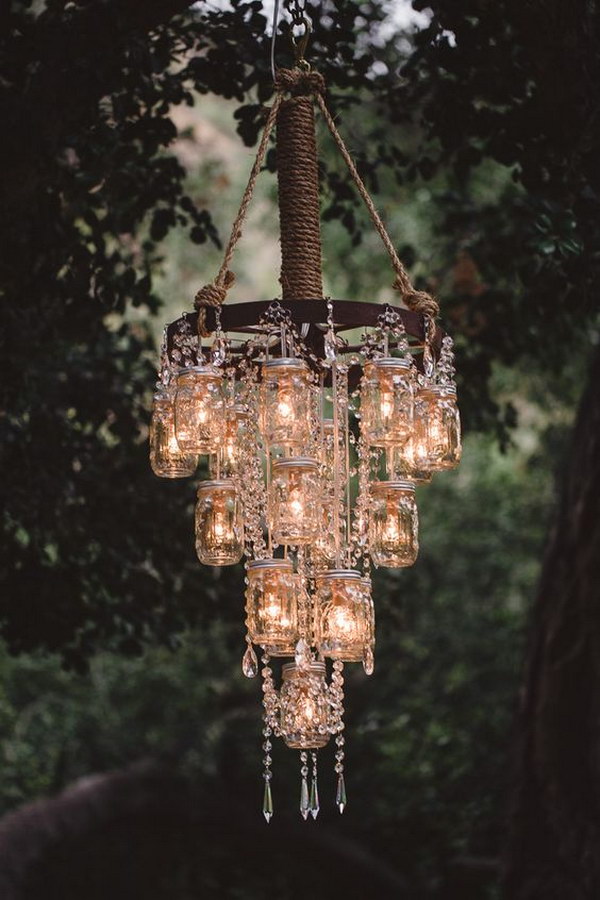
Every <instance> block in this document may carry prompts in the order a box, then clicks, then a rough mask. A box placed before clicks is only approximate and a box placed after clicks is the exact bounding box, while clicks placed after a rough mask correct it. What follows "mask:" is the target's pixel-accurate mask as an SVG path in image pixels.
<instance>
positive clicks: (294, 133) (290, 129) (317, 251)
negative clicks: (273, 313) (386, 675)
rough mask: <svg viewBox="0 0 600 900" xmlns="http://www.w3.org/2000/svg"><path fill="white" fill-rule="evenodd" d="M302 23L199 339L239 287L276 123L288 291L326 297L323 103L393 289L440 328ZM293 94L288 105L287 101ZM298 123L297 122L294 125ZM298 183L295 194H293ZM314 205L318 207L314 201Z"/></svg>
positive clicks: (207, 298) (204, 299)
mask: <svg viewBox="0 0 600 900" xmlns="http://www.w3.org/2000/svg"><path fill="white" fill-rule="evenodd" d="M294 24H296V25H298V24H304V25H305V32H304V34H303V35H302V36H301V38H300V39H299V40H296V38H295V37H294V36H293V33H292V43H293V45H294V49H295V52H296V66H295V68H293V69H283V68H282V69H278V70H277V71H276V73H275V79H274V84H275V99H274V101H273V104H272V105H271V107H270V108H269V112H268V115H267V120H266V122H265V126H264V129H263V132H262V135H261V139H260V142H259V145H258V149H257V152H256V157H255V160H254V163H253V166H252V169H251V171H250V176H249V179H248V183H247V185H246V188H245V190H244V193H243V195H242V200H241V203H240V207H239V210H238V213H237V215H236V217H235V219H234V222H233V226H232V229H231V233H230V236H229V240H228V241H227V245H226V247H225V252H224V255H223V261H222V263H221V266H220V268H219V271H218V273H217V275H216V277H215V279H214V281H213V282H210V283H209V284H206V285H204V287H202V288H200V290H199V291H198V293H197V294H196V297H195V299H194V306H195V308H196V309H197V311H198V334H199V335H200V336H201V337H208V336H209V335H210V333H211V332H210V330H208V329H207V327H206V311H205V310H206V307H220V306H222V305H223V303H224V302H225V299H226V297H227V293H228V291H229V289H230V288H231V287H232V285H233V284H234V282H235V275H234V273H233V272H232V271H231V270H230V268H229V266H230V263H231V260H232V258H233V254H234V252H235V248H236V246H237V243H238V241H239V240H240V238H241V236H242V226H243V224H244V221H245V219H246V216H247V213H248V208H249V206H250V203H251V201H252V197H253V194H254V189H255V186H256V181H257V178H258V175H259V173H260V170H261V168H262V165H263V162H264V159H265V155H266V151H267V146H268V143H269V138H270V136H271V133H272V131H273V128H274V126H275V123H276V122H277V124H278V143H277V166H278V170H279V171H280V175H281V176H284V177H285V178H286V186H287V190H286V192H285V195H284V194H283V192H282V190H281V179H280V222H281V241H282V258H283V261H282V276H281V282H282V287H283V290H284V294H285V293H286V286H287V282H288V278H289V276H290V275H291V276H292V279H293V281H294V283H295V284H296V285H300V287H301V288H302V290H301V291H300V293H301V294H302V295H303V296H304V297H305V298H312V299H316V298H317V297H321V296H322V284H321V239H320V230H319V210H318V183H316V179H317V162H316V144H315V133H314V115H313V108H314V104H315V102H316V105H317V107H318V109H319V110H320V113H321V115H322V117H323V119H324V121H325V123H326V125H327V127H328V129H329V131H330V133H331V135H332V137H333V140H334V142H335V144H336V146H337V147H338V150H339V151H340V154H341V156H342V158H343V159H344V162H345V163H346V166H347V168H348V171H349V173H350V177H351V178H352V181H353V182H354V184H355V186H356V188H357V190H358V193H359V195H360V196H361V198H362V200H363V202H364V204H365V206H366V208H367V211H368V213H369V217H370V219H371V221H372V223H373V225H374V227H375V229H376V231H377V233H378V234H379V236H380V238H381V240H382V243H383V245H384V247H385V249H386V251H387V253H388V255H389V257H390V261H391V264H392V268H393V270H394V273H395V276H396V277H395V279H394V282H393V284H392V288H393V289H394V290H395V291H397V292H398V293H399V294H400V297H401V299H402V301H403V302H404V304H405V305H406V307H407V308H408V309H410V310H412V311H413V312H416V313H419V314H421V315H423V316H424V317H425V318H426V320H429V321H430V323H431V324H432V325H433V324H434V320H435V318H436V317H437V316H438V314H439V305H438V303H437V301H436V300H435V299H434V298H433V297H432V296H431V295H430V294H428V293H426V292H425V291H417V290H416V289H415V287H414V285H413V283H412V281H411V279H410V276H409V275H408V272H407V271H406V269H405V267H404V265H403V264H402V261H401V259H400V257H399V256H398V254H397V252H396V249H395V247H394V245H393V243H392V240H391V238H390V236H389V234H388V232H387V229H386V227H385V225H384V223H383V220H382V219H381V216H380V215H379V213H378V212H377V209H376V207H375V204H374V203H373V200H372V198H371V196H370V194H369V192H368V190H367V187H366V185H365V183H364V182H363V180H362V178H361V177H360V175H359V173H358V170H357V168H356V165H355V163H354V161H353V159H352V157H351V155H350V152H349V151H348V148H347V147H346V144H345V143H344V140H343V138H342V136H341V134H340V133H339V131H338V129H337V127H336V125H335V122H334V120H333V117H332V116H331V113H330V112H329V109H328V108H327V104H326V102H325V99H324V96H323V95H324V93H325V80H324V78H323V76H322V75H321V74H320V73H319V72H315V71H312V70H311V69H310V66H309V64H308V63H307V62H306V60H305V59H304V50H305V47H306V41H307V39H308V35H309V31H310V24H309V22H308V19H306V17H304V18H303V22H302V23H300V22H299V21H297V17H296V20H294V21H293V25H294ZM274 35H275V29H274ZM272 47H274V44H272ZM286 96H287V97H288V99H286ZM290 105H291V106H292V107H293V109H289V115H286V113H287V112H288V109H287V107H289V106H290ZM292 117H293V123H292V122H291V120H292ZM286 167H287V170H286ZM292 185H293V189H290V188H291V186H292ZM311 198H313V199H314V198H316V209H308V210H305V209H303V212H306V215H305V216H304V217H303V219H302V222H301V223H299V220H298V215H297V206H296V204H298V205H299V206H300V207H305V206H306V204H307V203H309V204H310V201H311ZM290 204H291V206H292V207H295V212H296V214H295V215H293V213H292V211H291V210H289V209H288V206H290ZM312 205H313V206H314V205H315V204H314V202H313V204H312ZM299 226H300V228H299Z"/></svg>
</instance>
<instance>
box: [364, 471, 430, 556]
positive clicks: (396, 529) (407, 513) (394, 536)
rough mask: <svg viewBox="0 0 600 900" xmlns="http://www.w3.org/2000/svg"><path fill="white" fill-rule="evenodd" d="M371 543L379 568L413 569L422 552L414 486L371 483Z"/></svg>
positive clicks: (394, 483) (407, 482)
mask: <svg viewBox="0 0 600 900" xmlns="http://www.w3.org/2000/svg"><path fill="white" fill-rule="evenodd" d="M371 499H372V503H371V511H370V516H369V544H370V550H371V558H372V560H373V562H374V563H375V565H376V566H387V567H389V568H400V567H403V566H412V565H413V563H414V562H415V560H416V558H417V554H418V552H419V518H418V513H417V504H416V501H415V486H414V484H412V482H410V481H375V482H373V483H372V484H371Z"/></svg>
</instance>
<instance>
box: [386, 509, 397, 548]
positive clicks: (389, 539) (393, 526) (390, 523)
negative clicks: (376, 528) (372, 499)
mask: <svg viewBox="0 0 600 900" xmlns="http://www.w3.org/2000/svg"><path fill="white" fill-rule="evenodd" d="M399 537H400V529H399V528H398V519H397V518H396V516H395V515H394V514H392V515H388V516H387V517H386V522H385V528H384V529H383V539H384V540H385V542H386V543H396V541H397V540H398V539H399Z"/></svg>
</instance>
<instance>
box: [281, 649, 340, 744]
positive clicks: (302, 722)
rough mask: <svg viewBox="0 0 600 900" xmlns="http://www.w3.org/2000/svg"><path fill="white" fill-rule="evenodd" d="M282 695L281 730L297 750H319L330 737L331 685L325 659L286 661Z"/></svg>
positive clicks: (283, 670)
mask: <svg viewBox="0 0 600 900" xmlns="http://www.w3.org/2000/svg"><path fill="white" fill-rule="evenodd" d="M281 675H282V679H283V680H282V684H281V691H280V697H279V701H280V702H279V707H280V726H281V734H282V737H283V739H284V741H285V742H286V744H287V746H288V747H291V748H292V749H294V750H317V749H318V748H319V747H324V746H325V745H326V744H327V742H328V740H329V731H328V727H329V689H328V687H327V682H326V680H325V663H323V662H312V663H309V664H308V665H307V666H303V667H299V666H297V665H296V663H286V664H285V665H284V666H283V667H282V670H281Z"/></svg>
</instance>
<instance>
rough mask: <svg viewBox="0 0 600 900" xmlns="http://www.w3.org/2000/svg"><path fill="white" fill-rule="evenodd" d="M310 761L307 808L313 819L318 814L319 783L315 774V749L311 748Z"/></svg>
mask: <svg viewBox="0 0 600 900" xmlns="http://www.w3.org/2000/svg"><path fill="white" fill-rule="evenodd" d="M310 757H311V762H312V779H311V782H310V801H309V810H310V814H311V816H312V817H313V819H316V818H317V816H318V815H319V785H318V781H317V778H318V775H317V751H316V750H313V751H312V752H311V754H310Z"/></svg>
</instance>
